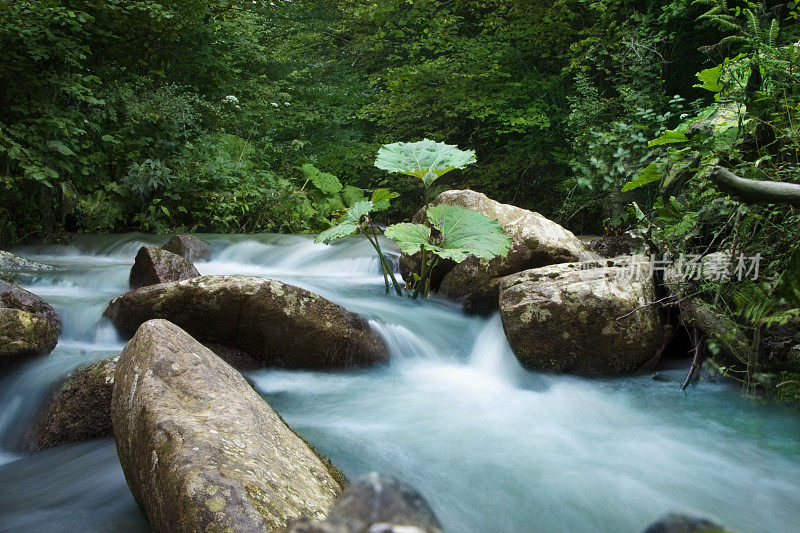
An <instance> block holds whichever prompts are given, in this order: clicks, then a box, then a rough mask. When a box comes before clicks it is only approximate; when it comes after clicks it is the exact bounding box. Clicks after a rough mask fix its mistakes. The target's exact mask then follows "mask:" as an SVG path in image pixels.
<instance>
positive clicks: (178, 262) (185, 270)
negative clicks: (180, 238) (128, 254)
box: [130, 246, 200, 289]
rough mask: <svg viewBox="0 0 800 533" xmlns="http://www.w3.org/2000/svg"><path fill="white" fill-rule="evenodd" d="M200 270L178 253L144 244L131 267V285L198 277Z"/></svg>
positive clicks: (137, 286)
mask: <svg viewBox="0 0 800 533" xmlns="http://www.w3.org/2000/svg"><path fill="white" fill-rule="evenodd" d="M199 275H200V272H198V271H197V269H196V268H195V267H194V265H193V264H192V262H191V261H189V260H188V259H186V258H185V257H181V256H179V255H178V254H174V253H172V252H168V251H167V250H162V249H161V248H157V247H155V246H142V247H141V248H140V249H139V253H137V254H136V259H135V260H134V262H133V267H131V275H130V285H131V288H132V289H138V288H139V287H145V286H147V285H155V284H156V283H165V282H167V281H180V280H182V279H191V278H196V277H197V276H199Z"/></svg>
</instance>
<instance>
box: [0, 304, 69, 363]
mask: <svg viewBox="0 0 800 533" xmlns="http://www.w3.org/2000/svg"><path fill="white" fill-rule="evenodd" d="M57 343H58V330H57V329H56V328H55V327H54V326H53V324H52V323H51V322H50V321H49V320H48V319H47V318H46V317H44V316H42V315H36V314H33V313H29V312H27V311H21V310H19V309H9V308H6V307H0V364H4V363H10V362H14V361H17V360H20V359H24V358H27V357H33V356H36V355H43V354H47V353H50V352H51V351H53V348H55V347H56V344H57Z"/></svg>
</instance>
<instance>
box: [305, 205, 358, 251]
mask: <svg viewBox="0 0 800 533" xmlns="http://www.w3.org/2000/svg"><path fill="white" fill-rule="evenodd" d="M370 211H372V202H370V201H361V202H356V203H355V205H353V207H351V208H350V209H348V210H347V212H346V213H345V214H344V216H343V217H342V219H341V220H340V221H339V223H338V224H336V225H335V226H333V227H330V228H328V229H326V230H325V231H323V232H322V233H320V234H319V235H317V236H316V238H315V239H314V242H324V243H325V244H328V243H330V242H331V241H335V240H338V239H341V238H343V237H347V236H348V235H352V234H354V233H355V232H357V231H358V227H359V224H360V223H361V218H362V217H363V216H365V215H367V214H369V212H370Z"/></svg>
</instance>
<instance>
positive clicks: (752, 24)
mask: <svg viewBox="0 0 800 533" xmlns="http://www.w3.org/2000/svg"><path fill="white" fill-rule="evenodd" d="M744 14H745V16H746V17H747V28H748V30H749V31H750V35H752V36H754V37H756V36H758V35H759V34H760V33H761V24H760V23H759V22H758V17H757V16H756V14H755V13H753V12H752V11H751V10H749V9H745V10H744Z"/></svg>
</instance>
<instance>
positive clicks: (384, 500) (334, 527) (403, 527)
mask: <svg viewBox="0 0 800 533" xmlns="http://www.w3.org/2000/svg"><path fill="white" fill-rule="evenodd" d="M441 530H442V526H441V525H440V524H439V520H438V519H437V518H436V515H435V514H434V512H433V510H432V509H431V508H430V506H429V505H428V502H426V501H425V498H423V497H422V495H420V493H419V492H417V491H416V490H414V489H413V488H412V487H410V486H408V485H406V484H405V483H403V482H402V481H399V480H397V479H394V478H391V477H388V476H384V475H381V474H378V473H377V472H372V473H370V474H368V475H366V476H364V477H363V478H361V479H359V480H357V481H355V482H354V483H352V484H351V485H350V486H349V487H348V488H347V490H346V491H344V494H342V497H341V498H340V499H339V501H338V502H337V503H336V505H335V506H334V508H333V511H331V514H330V515H328V518H327V519H326V520H325V521H324V522H317V521H313V520H308V519H302V520H298V521H296V522H294V523H293V524H292V525H291V526H290V527H289V528H288V529H287V530H286V531H287V533H368V532H373V533H377V532H380V533H393V532H395V533H439V532H441Z"/></svg>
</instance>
